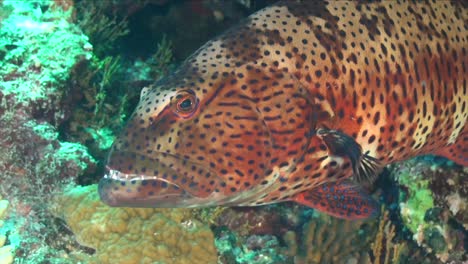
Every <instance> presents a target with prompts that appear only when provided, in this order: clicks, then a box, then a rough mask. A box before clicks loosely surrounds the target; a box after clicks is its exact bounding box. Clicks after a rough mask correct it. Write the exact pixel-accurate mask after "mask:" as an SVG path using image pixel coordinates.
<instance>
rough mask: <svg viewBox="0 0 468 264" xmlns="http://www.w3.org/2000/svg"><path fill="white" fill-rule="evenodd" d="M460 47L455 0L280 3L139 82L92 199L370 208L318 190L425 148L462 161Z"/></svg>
mask: <svg viewBox="0 0 468 264" xmlns="http://www.w3.org/2000/svg"><path fill="white" fill-rule="evenodd" d="M467 47H468V8H467V7H466V6H465V4H463V3H462V2H446V1H434V2H429V3H419V2H417V3H408V2H393V1H383V2H380V3H361V2H348V1H333V2H330V3H326V2H320V1H303V2H302V3H298V2H296V1H285V2H279V3H278V4H276V5H273V6H271V7H268V8H265V9H263V10H261V11H259V12H257V13H255V14H254V15H252V16H250V17H249V18H248V19H247V20H246V21H245V22H244V23H242V24H241V25H239V26H238V27H236V28H234V29H231V30H229V31H228V32H226V33H225V34H224V35H222V36H220V37H218V38H216V39H214V40H212V41H210V42H208V43H207V44H206V45H204V46H203V47H202V48H201V49H199V50H198V51H197V52H196V53H195V54H194V55H192V56H191V57H190V58H188V59H187V61H186V62H185V63H184V64H183V65H182V66H181V68H180V69H179V70H178V71H177V72H175V73H174V74H173V75H172V76H169V77H168V78H166V79H165V80H163V81H161V82H158V83H156V84H155V85H153V86H151V87H149V88H145V90H144V91H143V92H142V96H141V101H140V103H139V105H138V107H137V109H136V111H135V113H134V115H133V116H132V118H131V120H130V121H129V124H128V126H127V128H126V129H125V130H124V132H123V133H122V135H121V136H120V137H119V139H118V140H117V141H116V142H115V143H114V146H113V149H112V151H111V154H110V156H109V163H108V167H109V169H110V170H111V173H112V177H106V178H105V179H103V180H102V182H101V184H100V193H101V197H102V198H103V200H104V201H106V202H107V203H109V204H111V205H117V206H147V207H195V206H211V205H219V204H225V205H257V204H266V203H272V202H277V201H285V200H295V201H297V202H300V203H303V204H306V205H308V206H311V207H315V208H318V209H319V210H322V211H325V212H327V213H330V214H332V215H335V216H338V217H344V218H352V219H354V218H361V217H367V216H369V215H370V214H371V213H369V210H366V212H365V213H364V211H363V210H362V211H360V210H361V209H360V206H358V208H354V209H353V210H354V211H355V212H356V211H359V214H353V210H351V212H348V214H347V215H343V212H344V211H343V210H342V211H340V212H339V213H337V211H336V210H338V211H339V210H341V209H336V207H335V206H334V205H336V204H334V203H335V202H337V203H338V204H337V205H338V206H337V207H338V208H339V207H340V206H342V205H343V203H344V202H343V200H341V202H340V201H331V200H330V201H328V202H330V203H328V202H326V203H324V204H322V205H320V201H323V200H324V199H326V198H325V196H326V197H329V195H328V196H327V194H330V188H328V187H331V190H332V191H336V190H338V192H342V191H343V190H346V191H349V192H350V193H352V195H353V196H356V197H363V196H362V195H361V192H360V191H359V189H357V188H355V186H354V185H353V184H349V182H348V181H347V179H351V178H353V174H354V175H355V176H356V173H357V172H358V171H359V168H361V169H362V168H364V167H366V166H367V167H366V168H370V169H368V170H367V172H366V171H365V172H364V173H363V174H364V176H369V175H367V174H372V172H374V173H376V172H377V171H378V169H379V168H380V167H382V166H384V165H386V164H389V163H392V162H396V161H401V160H405V159H408V158H411V157H414V156H417V155H421V154H428V153H435V154H439V155H443V156H446V157H448V158H450V159H452V160H454V161H455V162H457V163H459V164H461V165H463V166H468V160H467V159H468V154H467V153H468V126H467V118H468V109H467V108H468V106H467V104H468V91H467V89H468V88H467V79H468V69H467V68H468V55H467ZM346 146H352V147H348V149H347V148H346ZM363 163H367V165H366V166H364V165H362V164H363ZM356 166H357V167H356ZM359 166H361V167H359ZM363 166H364V167H363ZM377 167H379V168H377ZM354 178H356V177H354ZM132 182H133V183H132ZM341 183H344V184H341ZM321 187H323V188H321ZM332 194H333V193H332ZM360 202H362V203H361V204H362V205H363V206H364V208H366V209H371V207H372V205H373V204H372V202H371V201H370V200H367V199H365V198H362V200H360ZM344 204H346V203H344ZM345 209H346V207H345ZM345 214H346V212H345Z"/></svg>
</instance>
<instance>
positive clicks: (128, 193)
mask: <svg viewBox="0 0 468 264" xmlns="http://www.w3.org/2000/svg"><path fill="white" fill-rule="evenodd" d="M98 191H99V196H100V198H101V200H102V201H103V202H104V203H106V204H108V205H110V206H119V207H120V206H122V207H123V206H125V207H185V206H186V205H187V202H188V201H190V200H191V199H193V198H194V197H193V196H192V195H190V194H189V193H187V192H186V191H184V190H183V189H182V188H180V187H179V186H178V185H176V184H174V183H171V182H169V181H167V180H165V179H161V178H157V177H151V176H144V177H143V176H139V175H132V174H125V173H121V172H119V171H116V170H110V171H109V173H108V174H107V175H105V176H104V177H103V178H102V179H101V180H100V181H99V186H98Z"/></svg>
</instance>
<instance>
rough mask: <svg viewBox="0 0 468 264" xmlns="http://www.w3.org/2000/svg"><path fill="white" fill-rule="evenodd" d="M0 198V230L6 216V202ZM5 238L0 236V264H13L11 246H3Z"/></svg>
mask: <svg viewBox="0 0 468 264" xmlns="http://www.w3.org/2000/svg"><path fill="white" fill-rule="evenodd" d="M1 199H2V197H0V228H1V227H2V226H3V219H4V217H5V216H6V212H7V209H8V205H9V203H8V201H7V200H1ZM5 241H6V236H4V235H0V264H11V263H13V257H14V254H13V251H14V249H13V247H12V246H11V245H5Z"/></svg>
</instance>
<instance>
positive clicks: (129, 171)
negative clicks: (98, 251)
mask: <svg viewBox="0 0 468 264" xmlns="http://www.w3.org/2000/svg"><path fill="white" fill-rule="evenodd" d="M193 166H196V167H197V172H202V174H203V177H194V175H192V174H191V173H193V172H192V170H191V168H192V167H193ZM106 169H107V173H106V174H105V176H104V177H103V178H102V179H101V180H100V182H99V187H98V189H99V195H100V197H101V200H102V201H103V202H105V203H106V204H108V205H110V206H127V207H155V208H159V207H161V208H172V207H204V206H211V205H214V204H215V203H216V202H217V201H219V200H222V199H223V198H224V197H223V195H222V192H220V191H219V190H220V185H221V182H222V179H221V178H219V177H218V175H217V174H216V173H215V172H213V171H210V170H209V169H206V168H204V166H202V165H201V164H198V163H195V162H193V161H191V160H187V159H185V158H183V157H180V156H177V155H174V154H168V153H153V155H152V156H149V155H145V154H143V153H138V152H134V151H132V150H124V149H119V148H113V149H112V150H111V152H110V155H109V157H108V163H107V165H106ZM208 174H209V175H210V177H209V178H207V177H205V176H206V175H208ZM209 182H212V183H213V184H211V185H209V184H208V183H209ZM206 186H210V188H207V187H206Z"/></svg>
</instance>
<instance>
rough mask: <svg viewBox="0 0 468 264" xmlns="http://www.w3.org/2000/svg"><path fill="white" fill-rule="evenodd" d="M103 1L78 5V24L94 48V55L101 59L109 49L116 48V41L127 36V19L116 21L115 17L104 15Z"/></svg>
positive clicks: (104, 4) (85, 2)
mask: <svg viewBox="0 0 468 264" xmlns="http://www.w3.org/2000/svg"><path fill="white" fill-rule="evenodd" d="M106 5H107V3H105V1H102V2H101V1H91V2H88V1H84V2H82V3H81V4H80V5H78V7H77V8H78V10H79V12H78V13H79V14H80V18H79V21H78V24H79V26H80V28H81V29H82V30H83V31H84V33H85V34H86V35H87V36H88V37H89V39H90V42H91V43H92V44H93V46H94V53H95V54H96V55H97V56H98V57H103V55H104V54H105V53H107V52H108V51H109V50H110V49H112V48H113V47H114V46H116V45H115V44H116V41H117V40H118V39H119V38H121V37H123V36H125V35H127V34H128V33H129V32H130V31H129V30H128V25H127V24H128V22H127V19H126V18H125V19H118V18H117V17H116V16H112V17H111V16H108V15H107V14H106V10H105V7H106Z"/></svg>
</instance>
